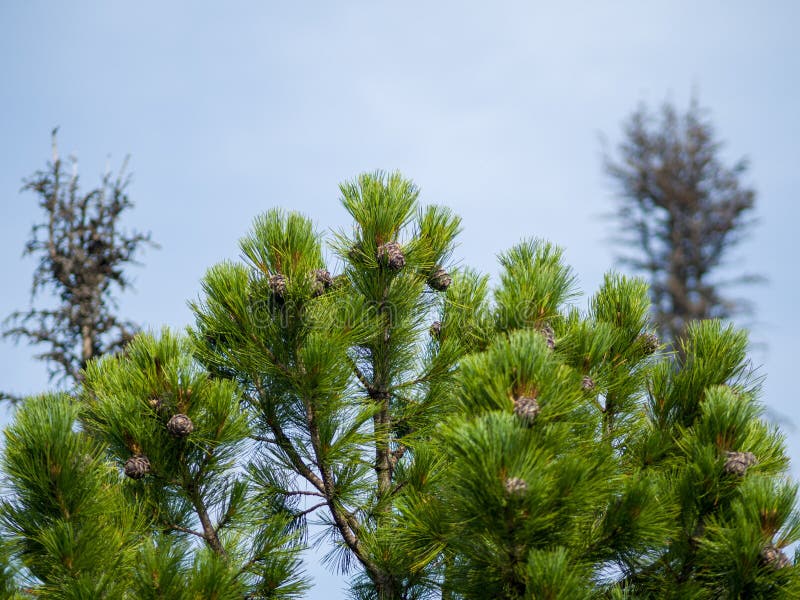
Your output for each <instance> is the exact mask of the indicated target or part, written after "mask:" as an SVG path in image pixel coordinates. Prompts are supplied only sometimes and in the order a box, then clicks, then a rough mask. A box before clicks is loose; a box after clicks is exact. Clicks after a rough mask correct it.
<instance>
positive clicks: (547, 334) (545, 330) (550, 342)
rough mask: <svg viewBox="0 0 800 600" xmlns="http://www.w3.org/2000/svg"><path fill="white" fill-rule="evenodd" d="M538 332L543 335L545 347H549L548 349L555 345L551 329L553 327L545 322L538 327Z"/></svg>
mask: <svg viewBox="0 0 800 600" xmlns="http://www.w3.org/2000/svg"><path fill="white" fill-rule="evenodd" d="M539 333H541V334H542V336H544V339H545V341H546V342H547V347H548V348H550V350H553V349H554V348H555V347H556V334H555V332H554V331H553V328H552V327H550V325H548V324H547V323H545V324H544V325H542V326H541V327H540V328H539Z"/></svg>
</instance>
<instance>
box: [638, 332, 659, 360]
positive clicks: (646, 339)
mask: <svg viewBox="0 0 800 600" xmlns="http://www.w3.org/2000/svg"><path fill="white" fill-rule="evenodd" d="M636 339H637V341H638V342H639V345H640V346H641V347H642V351H643V352H644V353H645V354H646V355H648V356H649V355H650V354H654V353H655V351H656V350H658V349H659V347H660V346H661V341H660V340H659V339H658V336H657V335H655V334H654V333H642V334H640V335H639V337H637V338H636Z"/></svg>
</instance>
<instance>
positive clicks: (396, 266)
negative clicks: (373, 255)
mask: <svg viewBox="0 0 800 600" xmlns="http://www.w3.org/2000/svg"><path fill="white" fill-rule="evenodd" d="M378 262H379V263H381V264H383V265H386V266H387V267H389V269H391V270H392V271H399V270H400V269H402V268H403V267H404V266H405V265H406V257H405V255H404V254H403V250H402V249H401V248H400V244H398V243H397V242H386V243H385V244H381V245H380V246H378Z"/></svg>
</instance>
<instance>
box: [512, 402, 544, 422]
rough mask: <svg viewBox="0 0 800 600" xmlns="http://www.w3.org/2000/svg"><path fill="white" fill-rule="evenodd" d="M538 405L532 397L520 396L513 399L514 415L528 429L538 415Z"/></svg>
mask: <svg viewBox="0 0 800 600" xmlns="http://www.w3.org/2000/svg"><path fill="white" fill-rule="evenodd" d="M539 411H540V408H539V403H538V402H537V401H536V398H534V397H533V396H520V397H518V398H515V399H514V414H515V415H517V417H519V418H520V420H521V421H523V422H524V423H525V424H526V425H528V426H529V427H530V426H531V425H533V422H534V421H535V420H536V415H538V414H539Z"/></svg>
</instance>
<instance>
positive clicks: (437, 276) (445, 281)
mask: <svg viewBox="0 0 800 600" xmlns="http://www.w3.org/2000/svg"><path fill="white" fill-rule="evenodd" d="M451 283H453V278H452V277H450V274H449V273H448V272H447V271H445V270H444V269H443V268H442V267H436V269H435V270H434V271H433V273H431V275H430V277H428V285H429V286H431V287H432V288H433V289H434V290H436V291H437V292H444V291H445V290H446V289H447V288H449V287H450V284H451Z"/></svg>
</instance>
